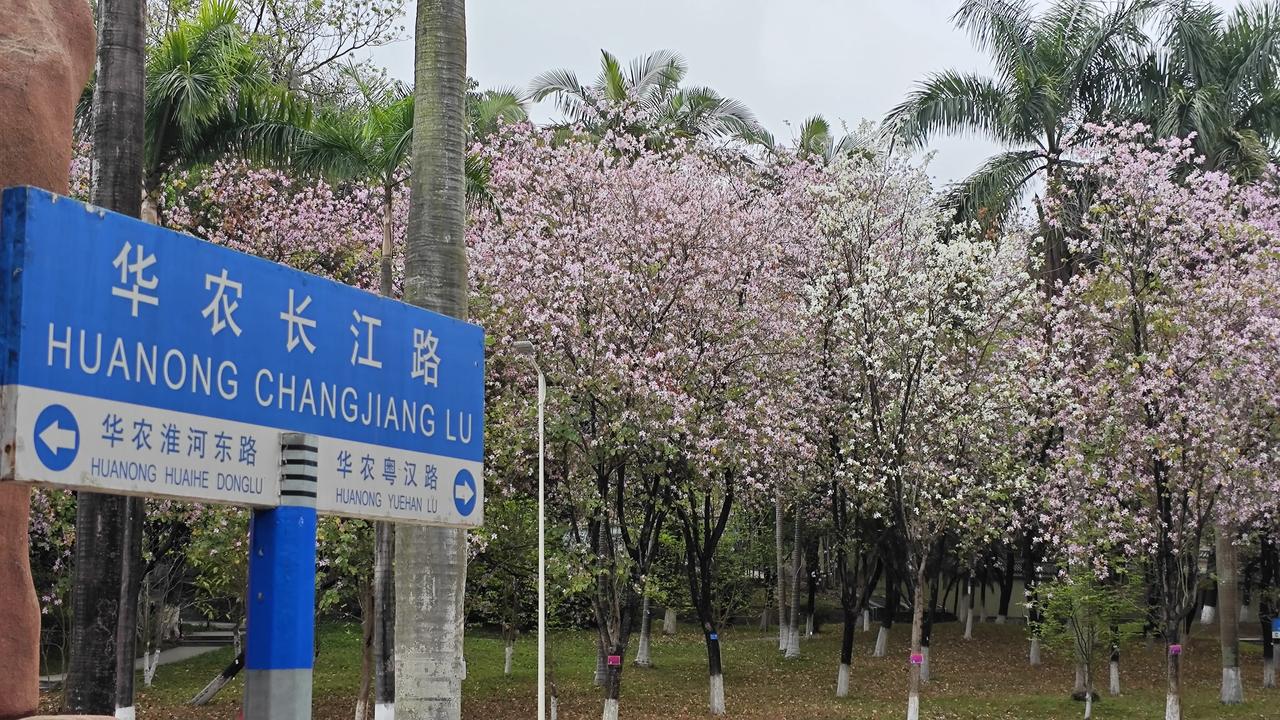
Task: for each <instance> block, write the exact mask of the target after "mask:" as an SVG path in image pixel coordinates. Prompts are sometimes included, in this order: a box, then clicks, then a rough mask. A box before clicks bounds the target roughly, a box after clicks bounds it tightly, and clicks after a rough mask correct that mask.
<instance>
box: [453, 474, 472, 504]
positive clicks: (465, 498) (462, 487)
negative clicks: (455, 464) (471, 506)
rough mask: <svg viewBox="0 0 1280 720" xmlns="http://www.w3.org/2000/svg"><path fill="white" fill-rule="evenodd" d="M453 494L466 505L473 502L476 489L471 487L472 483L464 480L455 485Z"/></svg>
mask: <svg viewBox="0 0 1280 720" xmlns="http://www.w3.org/2000/svg"><path fill="white" fill-rule="evenodd" d="M454 488H455V489H454V491H453V494H454V495H455V496H457V498H458V499H459V500H461V501H462V503H463V504H464V505H465V504H467V503H469V502H471V498H473V497H475V496H476V491H475V490H472V489H471V484H470V483H468V482H466V481H465V480H463V481H462V482H460V483H458V484H457V485H455V486H454Z"/></svg>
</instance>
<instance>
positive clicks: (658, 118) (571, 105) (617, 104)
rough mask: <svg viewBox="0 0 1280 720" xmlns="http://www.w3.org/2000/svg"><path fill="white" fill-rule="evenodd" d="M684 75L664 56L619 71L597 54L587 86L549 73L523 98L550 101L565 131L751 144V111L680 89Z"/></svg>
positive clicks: (754, 130) (754, 129)
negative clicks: (596, 72) (597, 70)
mask: <svg viewBox="0 0 1280 720" xmlns="http://www.w3.org/2000/svg"><path fill="white" fill-rule="evenodd" d="M688 71H689V68H688V64H687V63H686V62H685V60H684V58H683V57H681V56H680V55H679V54H678V53H675V52H672V51H670V50H659V51H657V52H654V53H650V54H648V55H643V56H641V57H638V58H636V59H634V60H632V61H631V63H630V64H629V65H628V66H627V68H626V69H625V70H624V69H623V67H622V63H621V62H619V60H618V58H617V57H615V56H614V55H613V54H612V53H610V52H608V51H606V50H601V51H600V74H599V75H597V76H596V79H595V80H594V81H593V82H592V83H591V84H590V85H583V84H582V83H581V82H580V81H579V80H578V77H577V75H575V74H574V73H573V72H572V71H570V70H563V69H561V70H550V71H547V72H545V73H543V74H541V75H539V76H538V77H536V78H534V80H533V82H532V83H530V85H529V96H530V98H531V99H533V100H535V101H542V100H545V99H546V98H553V99H554V100H555V103H556V106H557V107H558V108H559V110H560V112H561V114H562V115H564V118H565V120H564V125H565V126H575V125H580V126H582V127H584V128H586V129H587V131H588V132H590V133H592V134H594V135H603V134H604V133H605V132H606V131H608V130H614V131H616V132H624V133H627V134H629V135H633V136H636V137H640V136H645V137H647V138H648V139H649V141H650V144H653V145H661V144H662V143H663V142H664V140H663V138H667V137H669V138H678V139H690V138H696V137H705V138H710V139H715V140H740V141H744V142H748V143H752V142H754V141H755V140H756V138H757V137H758V135H759V126H758V124H757V122H756V119H755V116H754V115H753V114H752V113H751V110H750V109H748V108H747V106H746V105H744V104H743V103H742V102H740V101H738V100H734V99H733V98H726V97H724V96H722V95H720V94H719V93H717V92H716V91H715V90H712V89H711V88H708V87H681V86H680V83H681V81H683V80H684V78H685V75H687V74H688ZM632 109H634V110H636V111H638V112H634V113H631V112H628V111H629V110H632ZM655 131H657V132H658V134H659V136H658V137H655V136H654V135H653V134H654V133H655Z"/></svg>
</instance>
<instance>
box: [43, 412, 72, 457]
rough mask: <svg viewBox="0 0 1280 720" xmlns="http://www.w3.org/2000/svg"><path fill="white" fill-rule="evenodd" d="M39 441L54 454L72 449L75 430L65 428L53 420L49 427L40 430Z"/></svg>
mask: <svg viewBox="0 0 1280 720" xmlns="http://www.w3.org/2000/svg"><path fill="white" fill-rule="evenodd" d="M40 442H42V443H44V446H45V447H47V448H49V450H51V451H52V452H53V454H54V455H57V454H58V453H60V452H62V451H63V450H74V449H75V448H76V431H75V430H67V429H65V428H63V427H62V426H61V425H59V424H58V421H57V420H54V421H53V422H52V423H51V424H50V425H49V427H47V428H45V429H44V430H41V431H40Z"/></svg>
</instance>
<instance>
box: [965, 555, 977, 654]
mask: <svg viewBox="0 0 1280 720" xmlns="http://www.w3.org/2000/svg"><path fill="white" fill-rule="evenodd" d="M964 596H965V613H964V639H965V640H972V639H973V613H974V607H973V602H974V597H975V593H974V592H973V571H972V570H970V571H969V581H968V585H967V587H966V589H965V594H964Z"/></svg>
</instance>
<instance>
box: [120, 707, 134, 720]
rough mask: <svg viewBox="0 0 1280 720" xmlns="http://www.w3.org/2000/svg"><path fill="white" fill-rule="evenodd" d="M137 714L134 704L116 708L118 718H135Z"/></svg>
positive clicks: (130, 719) (123, 719) (129, 719)
mask: <svg viewBox="0 0 1280 720" xmlns="http://www.w3.org/2000/svg"><path fill="white" fill-rule="evenodd" d="M136 717H137V715H136V714H135V713H134V711H133V706H132V705H130V706H129V707H123V708H116V720H134V718H136Z"/></svg>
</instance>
